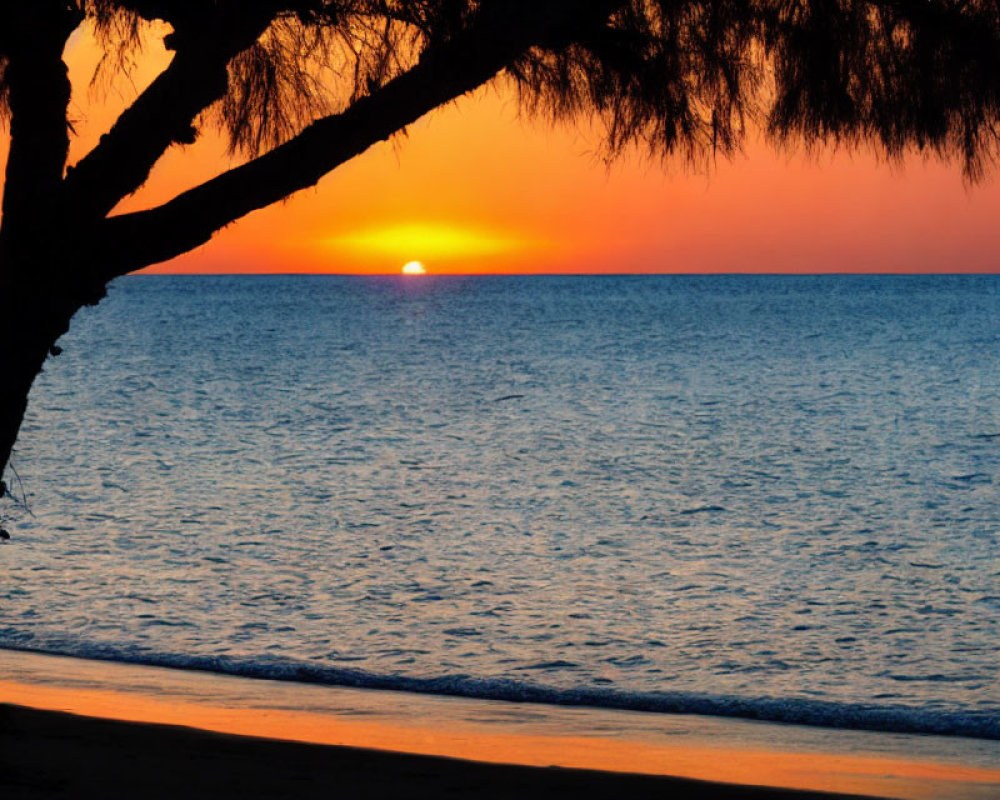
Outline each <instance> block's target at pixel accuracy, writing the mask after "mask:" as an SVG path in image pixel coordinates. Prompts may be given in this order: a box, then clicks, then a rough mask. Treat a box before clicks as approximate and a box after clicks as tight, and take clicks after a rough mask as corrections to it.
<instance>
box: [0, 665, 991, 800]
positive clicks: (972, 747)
mask: <svg viewBox="0 0 1000 800" xmlns="http://www.w3.org/2000/svg"><path fill="white" fill-rule="evenodd" d="M0 675H2V676H3V679H2V680H0V796H2V797H5V798H6V797H17V798H21V797H25V798H35V797H39V798H41V797H81V796H86V795H95V794H96V795H99V796H104V797H117V796H129V797H167V796H170V797H175V796H178V795H181V794H183V795H186V796H188V797H209V796H212V797H218V796H222V797H237V796H238V797H312V796H314V795H319V794H328V793H329V792H330V790H331V789H336V790H338V791H344V792H348V796H351V797H435V798H436V797H466V796H478V797H513V796H517V797H519V798H523V797H547V798H553V797H555V798H558V797H570V796H574V797H575V796H579V795H581V794H582V793H584V792H585V793H586V796H588V797H621V796H627V797H673V798H716V797H721V798H762V797H792V798H820V797H883V798H901V799H902V800H992V798H995V797H997V796H998V792H1000V769H997V768H996V764H997V763H998V759H997V754H998V752H1000V751H998V743H996V742H991V741H987V740H975V739H962V738H960V737H935V736H914V735H899V734H879V733H872V732H864V731H843V730H829V729H822V728H810V727H805V726H796V725H775V724H770V723H761V722H753V721H748V720H732V719H721V718H713V717H704V716H698V715H683V714H648V713H642V712H625V711H615V710H609V709H594V708H586V707H559V706H552V705H545V704H532V703H510V702H500V701H490V700H479V699H466V698H448V697H441V696H434V695H420V694H412V693H407V692H397V691H378V690H370V689H353V688H348V687H335V686H322V685H315V684H303V683H296V682H293V681H273V680H257V679H248V678H243V677H236V676H229V675H220V674H217V673H209V672H200V671H191V670H177V669H168V668H162V667H150V666H144V665H130V664H121V663H113V662H102V661H93V660H87V659H75V658H66V657H57V656H47V655H41V654H34V653H19V652H16V651H10V650H0Z"/></svg>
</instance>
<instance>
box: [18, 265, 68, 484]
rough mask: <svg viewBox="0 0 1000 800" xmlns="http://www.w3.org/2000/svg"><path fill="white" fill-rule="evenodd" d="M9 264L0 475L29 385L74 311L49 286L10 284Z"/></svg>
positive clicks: (19, 419)
mask: <svg viewBox="0 0 1000 800" xmlns="http://www.w3.org/2000/svg"><path fill="white" fill-rule="evenodd" d="M11 266H12V265H10V264H9V263H5V264H4V265H3V266H2V267H0V270H2V271H0V477H2V476H3V474H4V472H5V470H6V469H7V466H8V464H9V462H10V456H11V452H12V451H13V448H14V442H15V440H16V439H17V434H18V431H19V430H20V429H21V422H22V420H23V419H24V412H25V410H26V409H27V406H28V393H29V392H30V391H31V386H32V384H33V383H34V381H35V378H36V377H37V376H38V373H39V372H41V370H42V365H43V364H44V363H45V359H46V357H47V356H48V354H49V352H50V351H51V349H52V347H53V346H54V345H55V342H56V340H57V339H58V338H59V337H60V336H62V335H63V334H64V333H65V332H66V331H67V330H68V329H69V322H70V319H71V318H72V316H73V314H74V313H75V312H76V310H77V308H79V305H78V304H76V303H74V302H72V301H71V300H70V299H69V297H68V296H67V295H66V293H65V292H64V291H60V288H57V287H54V286H52V285H51V284H50V285H48V286H43V285H40V284H37V283H36V284H28V285H25V284H24V283H23V282H18V281H14V280H12V279H11V277H10V273H11V272H12V271H13V270H12V269H11ZM4 273H6V274H4ZM19 284H20V285H19ZM8 485H9V484H8Z"/></svg>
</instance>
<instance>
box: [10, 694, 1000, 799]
mask: <svg viewBox="0 0 1000 800" xmlns="http://www.w3.org/2000/svg"><path fill="white" fill-rule="evenodd" d="M385 694H387V695H390V696H394V697H396V693H385ZM397 699H398V700H399V701H401V702H405V695H398V697H397ZM0 702H3V703H16V704H18V705H26V706H30V707H32V708H38V709H46V710H52V711H65V712H69V713H73V714H82V715H85V716H93V717H103V718H108V719H118V720H123V721H128V722H142V723H155V724H167V725H182V726H187V727H194V728H199V729H202V730H210V731H216V732H219V733H232V734H237V735H244V736H258V737H265V738H272V739H284V740H288V741H297V742H308V743H313V744H326V745H347V746H352V747H362V748H369V749H375V750H387V751H393V752H405V753H415V754H419V755H436V756H447V757H453V758H461V759H468V760H473V761H485V762H491V763H504V764H523V765H528V766H563V767H578V768H585V769H597V770H607V771H612V772H636V773H645V774H655V775H672V776H676V777H688V778H696V779H705V780H713V781H718V782H722V783H740V784H759V785H765V786H783V787H788V788H799V789H810V790H818V791H830V792H840V793H860V794H866V795H872V796H886V797H896V798H905V799H906V800H937V798H949V800H959V798H970V800H971V799H973V798H976V799H978V798H983V800H985V798H988V797H991V796H995V795H992V794H990V793H991V792H995V791H996V788H997V786H998V785H1000V770H990V769H982V768H975V767H961V766H954V765H948V764H935V763H926V762H916V761H913V762H910V761H903V760H899V759H889V758H884V757H883V758H879V757H876V756H844V755H825V754H816V753H790V752H767V751H762V750H756V751H755V750H732V749H726V750H720V749H718V748H709V747H696V746H691V745H690V744H681V745H678V746H663V745H651V744H646V743H642V742H634V741H620V740H615V739H612V738H600V737H597V736H594V737H580V736H576V737H567V736H557V735H544V736H541V735H535V736H526V735H518V734H509V733H486V732H484V731H483V730H482V729H480V728H477V727H476V726H475V725H474V724H472V723H469V724H468V725H464V726H462V725H454V724H453V725H451V726H448V727H435V726H434V725H432V724H430V721H428V723H427V724H426V725H412V724H410V725H400V724H391V723H387V722H383V721H377V722H371V721H366V720H363V719H358V718H356V717H352V716H336V715H332V714H315V713H307V712H301V711H287V710H282V709H270V708H269V709H263V710H262V709H255V708H223V707H214V706H210V705H203V704H200V703H194V702H178V701H177V700H176V699H173V698H172V699H171V700H170V701H165V700H157V699H153V698H151V697H146V696H142V695H134V694H126V693H119V692H113V691H107V690H97V689H68V688H58V687H51V686H39V685H32V684H22V683H16V682H12V681H0ZM955 782H958V783H959V784H961V785H955Z"/></svg>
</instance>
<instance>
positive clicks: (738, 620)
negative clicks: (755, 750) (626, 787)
mask: <svg viewBox="0 0 1000 800" xmlns="http://www.w3.org/2000/svg"><path fill="white" fill-rule="evenodd" d="M61 344H62V345H63V347H64V348H65V353H64V355H62V356H61V357H60V358H58V359H55V360H54V361H53V362H51V363H50V364H49V365H48V366H47V367H46V371H45V373H44V375H43V376H42V377H41V379H40V380H39V382H38V384H37V386H36V388H35V391H34V393H33V395H32V402H31V408H30V412H29V416H28V419H27V421H26V424H25V427H24V430H23V433H22V436H21V439H20V443H19V450H18V454H17V457H16V461H15V464H16V466H17V470H18V473H19V475H20V477H21V479H22V480H23V485H24V489H25V491H26V494H27V497H28V500H29V502H30V505H31V510H32V512H33V516H29V515H27V514H25V513H23V512H17V511H14V510H11V509H10V508H9V507H5V508H6V512H5V514H6V518H7V520H8V523H9V524H10V525H12V526H13V532H14V539H13V540H12V542H11V543H10V544H8V545H7V546H4V547H2V548H0V647H8V648H19V649H37V650H44V651H49V652H58V653H65V654H72V655H80V656H84V657H92V658H111V659H116V660H123V661H138V662H143V663H158V664H169V665H175V666H189V667H200V668H207V669H215V670H221V671H227V672H234V673H237V674H247V675H260V676H273V677H284V678H298V679H308V680H317V681H324V682H330V683H348V684H353V685H361V686H388V687H400V688H411V689H419V690H426V691H434V692H444V693H459V694H470V695H480V696H490V697H501V698H527V699H538V700H543V701H548V702H586V703H590V704H597V705H609V706H621V707H633V708H647V709H653V710H661V711H671V710H674V711H676V710H687V711H696V712H702V713H714V714H724V715H741V716H756V717H762V718H767V719H780V720H794V721H801V722H811V723H817V724H826V725H835V726H842V727H872V728H876V729H893V730H921V731H937V732H952V733H965V734H969V735H975V736H987V737H992V738H1000V677H998V676H1000V650H998V647H1000V645H998V643H1000V492H998V487H1000V278H997V277H968V278H963V277H928V278H915V277H893V278H889V277H818V278H817V277H620V278H612V277H596V278H584V277H565V278H475V279H471V278H470V279H460V278H450V279H444V278H419V279H392V278H384V279H362V278H334V277H254V278H249V277H178V278H166V277H133V278H127V279H124V280H121V281H119V282H117V283H116V284H115V285H114V286H113V287H112V290H111V293H110V297H109V298H108V300H106V301H105V302H104V303H102V304H101V305H100V306H99V307H98V308H96V309H89V310H87V311H86V312H84V313H82V314H81V315H80V316H79V318H78V319H77V320H76V321H75V322H74V325H73V329H72V331H71V332H70V334H69V335H67V336H66V337H65V338H64V340H63V341H62V342H61Z"/></svg>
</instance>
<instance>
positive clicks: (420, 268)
mask: <svg viewBox="0 0 1000 800" xmlns="http://www.w3.org/2000/svg"><path fill="white" fill-rule="evenodd" d="M403 274H404V275H426V274H427V268H426V267H424V265H423V264H421V263H420V262H419V261H411V262H409V263H408V264H404V265H403Z"/></svg>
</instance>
